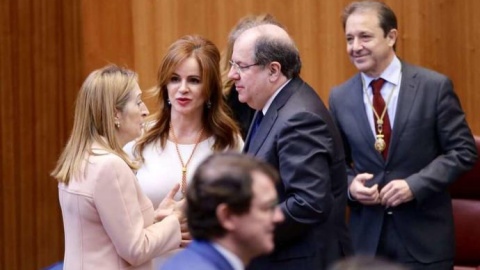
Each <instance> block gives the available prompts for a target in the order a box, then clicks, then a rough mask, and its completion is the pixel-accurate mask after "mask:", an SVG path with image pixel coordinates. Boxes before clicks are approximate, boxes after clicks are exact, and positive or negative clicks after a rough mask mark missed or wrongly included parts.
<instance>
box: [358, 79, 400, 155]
mask: <svg viewBox="0 0 480 270" xmlns="http://www.w3.org/2000/svg"><path fill="white" fill-rule="evenodd" d="M360 77H361V78H362V88H363V93H364V94H365V96H366V97H367V101H368V104H369V105H370V107H371V108H372V111H373V113H374V114H375V116H376V117H377V122H376V124H377V125H376V128H375V129H376V130H377V134H376V135H375V138H376V139H375V144H374V147H375V150H377V151H378V152H380V153H382V152H383V150H385V148H386V147H387V144H386V142H385V140H384V139H383V138H384V135H383V118H384V117H385V113H386V112H387V108H388V104H390V100H391V99H392V97H393V92H395V89H396V88H397V85H394V86H393V89H392V91H391V92H390V94H389V95H388V99H387V103H386V104H385V108H383V112H382V115H381V116H378V113H377V111H376V110H375V107H373V103H372V101H371V100H370V97H369V96H368V94H367V88H368V85H365V79H364V78H363V76H361V75H360ZM384 80H385V79H384ZM401 80H402V73H400V78H399V83H400V82H401ZM385 82H387V81H386V80H385ZM378 94H380V95H381V93H378ZM372 96H373V86H372ZM374 121H375V119H374Z"/></svg>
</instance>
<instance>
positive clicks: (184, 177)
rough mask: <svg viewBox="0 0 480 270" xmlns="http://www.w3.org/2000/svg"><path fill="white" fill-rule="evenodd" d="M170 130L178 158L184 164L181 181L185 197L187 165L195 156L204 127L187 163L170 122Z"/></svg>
mask: <svg viewBox="0 0 480 270" xmlns="http://www.w3.org/2000/svg"><path fill="white" fill-rule="evenodd" d="M170 131H171V133H172V138H173V143H174V144H175V149H176V150H177V155H178V159H180V164H181V165H182V182H181V192H182V195H183V197H185V194H186V193H187V167H188V163H190V160H191V159H192V157H193V153H195V150H196V149H197V146H198V143H199V142H200V140H201V139H202V135H203V127H202V129H201V130H200V132H199V133H198V137H197V141H196V142H195V146H193V150H192V153H191V154H190V157H188V160H187V163H185V162H183V158H182V155H181V154H180V149H179V148H178V139H177V136H176V135H175V131H174V130H173V128H172V123H170Z"/></svg>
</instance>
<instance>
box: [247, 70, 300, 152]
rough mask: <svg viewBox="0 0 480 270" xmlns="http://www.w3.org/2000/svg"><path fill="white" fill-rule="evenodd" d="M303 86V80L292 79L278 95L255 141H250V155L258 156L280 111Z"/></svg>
mask: <svg viewBox="0 0 480 270" xmlns="http://www.w3.org/2000/svg"><path fill="white" fill-rule="evenodd" d="M301 84H303V81H302V79H300V78H298V77H297V78H294V79H292V80H291V81H290V82H289V83H288V84H287V85H285V87H284V88H283V89H282V90H281V91H280V93H278V95H277V96H276V97H275V99H274V100H273V102H272V104H271V105H270V107H269V108H268V111H267V114H266V115H265V116H264V117H263V120H262V122H261V123H260V126H258V130H257V132H256V134H255V138H254V139H253V141H250V146H249V148H248V151H247V152H248V153H253V154H254V155H256V154H257V153H258V151H259V150H260V147H261V146H262V145H263V142H264V141H265V139H266V138H267V137H268V134H269V133H270V131H271V129H272V127H273V125H274V124H275V121H276V120H277V117H278V111H279V110H280V109H281V108H282V107H283V105H285V103H286V102H287V101H288V99H289V98H290V97H291V96H292V94H293V93H294V92H295V90H296V89H298V88H299V87H300V85H301ZM251 129H252V127H251V126H250V130H249V131H248V133H249V134H248V137H249V136H250V132H251Z"/></svg>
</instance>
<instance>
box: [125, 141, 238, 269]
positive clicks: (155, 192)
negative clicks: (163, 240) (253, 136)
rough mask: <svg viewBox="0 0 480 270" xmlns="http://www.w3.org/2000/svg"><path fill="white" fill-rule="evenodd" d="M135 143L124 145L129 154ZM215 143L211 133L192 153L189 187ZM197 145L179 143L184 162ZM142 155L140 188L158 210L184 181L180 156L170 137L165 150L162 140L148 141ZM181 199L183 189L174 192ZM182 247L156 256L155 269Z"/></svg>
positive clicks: (188, 167) (188, 179) (139, 171)
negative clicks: (175, 187) (171, 192)
mask: <svg viewBox="0 0 480 270" xmlns="http://www.w3.org/2000/svg"><path fill="white" fill-rule="evenodd" d="M239 140H240V142H241V143H240V147H239V149H237V150H238V151H240V150H241V149H242V148H241V147H243V142H242V141H241V138H240V139H239ZM134 143H135V142H130V143H128V144H127V145H125V147H124V150H125V152H126V153H127V154H128V155H130V157H133V149H132V148H133V146H134ZM214 143H215V138H214V136H211V137H209V138H208V139H206V140H203V141H201V142H200V143H199V144H198V146H197V149H196V150H195V153H194V154H193V156H192V159H191V160H190V162H189V163H188V166H187V186H188V183H190V181H191V179H192V177H193V174H194V173H195V170H196V169H197V167H198V166H199V165H200V163H201V162H202V161H203V160H204V159H206V158H207V157H208V156H210V155H211V154H213V149H212V146H213V144H214ZM194 146H195V144H179V145H178V148H179V150H180V153H181V155H182V159H183V161H184V162H187V160H188V158H189V157H190V155H191V154H192V150H193V147H194ZM143 157H144V159H145V161H144V163H143V164H142V165H141V167H140V169H138V171H137V179H138V182H139V184H140V187H141V188H142V190H143V191H144V193H145V194H146V195H147V197H148V198H150V200H151V201H152V203H153V206H154V208H155V209H156V208H157V207H158V205H159V204H160V202H161V201H162V200H163V199H164V198H165V197H166V196H167V194H168V192H169V191H170V190H171V189H172V188H173V186H174V185H175V184H176V183H181V181H182V165H181V163H180V159H179V158H178V154H177V150H176V148H175V143H173V142H172V141H169V140H167V141H166V144H165V148H164V149H162V148H161V146H160V142H159V141H157V143H155V144H152V143H151V144H148V145H147V146H146V147H145V149H144V150H143ZM181 198H182V194H181V191H178V193H177V194H176V195H175V199H176V200H180V199H181ZM180 250H181V249H176V250H174V251H171V252H168V253H166V254H163V255H162V256H160V257H157V258H155V259H154V260H153V265H154V268H153V269H159V266H160V265H162V264H163V262H165V260H166V259H168V258H170V257H171V256H172V255H174V254H175V253H177V252H178V251H180Z"/></svg>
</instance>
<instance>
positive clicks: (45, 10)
mask: <svg viewBox="0 0 480 270" xmlns="http://www.w3.org/2000/svg"><path fill="white" fill-rule="evenodd" d="M67 2H68V3H67ZM79 6H80V5H79V2H78V3H77V1H75V0H69V1H62V0H41V1H37V0H1V1H0V40H1V41H0V61H1V65H0V85H1V86H0V87H1V88H0V112H1V114H0V159H1V160H0V177H1V179H0V181H1V185H0V269H5V270H7V269H8V270H11V269H22V270H23V269H40V268H43V267H45V266H47V265H49V264H51V263H53V262H55V261H58V260H60V259H61V258H62V257H63V241H64V239H63V225H62V219H61V213H60V210H59V206H58V197H57V184H56V182H55V181H54V180H53V179H52V178H51V177H50V176H49V172H50V171H51V170H52V169H53V167H54V164H55V161H56V159H57V157H58V155H59V152H60V150H61V148H62V147H63V146H64V144H65V141H66V139H67V137H68V133H69V132H70V127H71V123H72V119H73V117H72V109H71V108H72V107H73V106H72V105H73V102H74V99H75V95H76V92H77V89H78V88H79V87H80V84H81V82H82V66H81V64H80V61H79V60H80V56H81V55H80V52H81V44H82V43H81V40H80V31H79V29H80V27H81V24H80V18H79V15H80V12H79Z"/></svg>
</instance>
